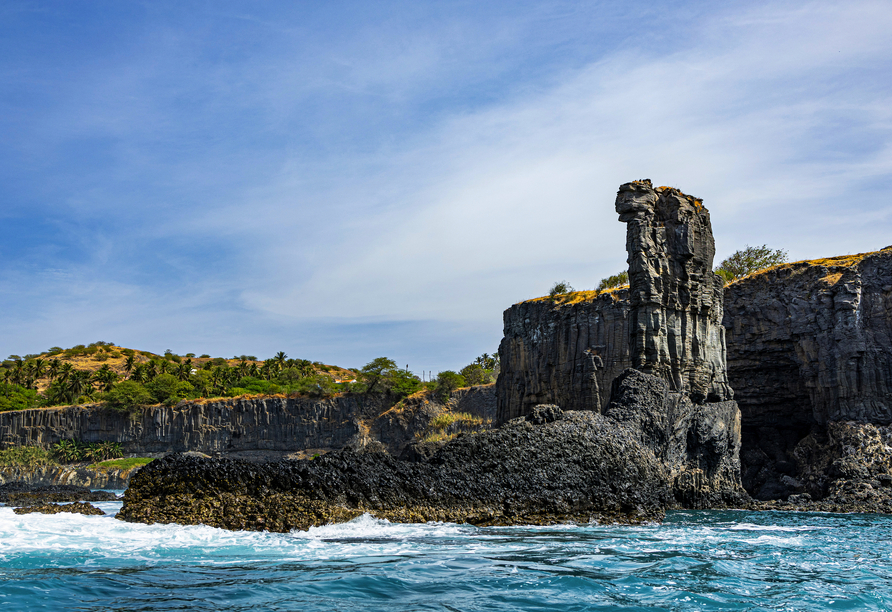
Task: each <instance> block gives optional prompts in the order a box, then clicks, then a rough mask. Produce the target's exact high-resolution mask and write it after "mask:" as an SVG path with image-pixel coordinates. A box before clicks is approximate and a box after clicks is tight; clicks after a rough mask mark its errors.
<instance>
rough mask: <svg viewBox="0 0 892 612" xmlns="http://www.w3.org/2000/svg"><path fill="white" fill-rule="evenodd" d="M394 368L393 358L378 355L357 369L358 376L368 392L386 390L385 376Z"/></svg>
mask: <svg viewBox="0 0 892 612" xmlns="http://www.w3.org/2000/svg"><path fill="white" fill-rule="evenodd" d="M396 369H397V368H396V362H395V361H394V360H393V359H388V358H387V357H378V358H377V359H373V360H372V361H370V362H368V363H367V364H365V365H364V366H363V368H362V369H361V370H360V371H359V377H360V378H361V379H362V382H364V383H365V384H366V385H367V386H368V392H369V393H374V392H375V391H378V392H381V391H386V390H387V389H386V384H385V381H386V379H387V376H388V375H389V374H391V373H392V372H393V371H394V370H396Z"/></svg>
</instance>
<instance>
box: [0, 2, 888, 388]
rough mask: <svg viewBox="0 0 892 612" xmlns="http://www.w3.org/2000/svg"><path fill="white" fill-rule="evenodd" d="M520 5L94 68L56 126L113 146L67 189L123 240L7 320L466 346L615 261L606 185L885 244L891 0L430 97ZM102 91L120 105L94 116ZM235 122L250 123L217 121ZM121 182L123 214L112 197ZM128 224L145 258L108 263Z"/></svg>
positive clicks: (830, 243) (96, 252)
mask: <svg viewBox="0 0 892 612" xmlns="http://www.w3.org/2000/svg"><path fill="white" fill-rule="evenodd" d="M589 12H590V13H594V12H596V11H589ZM534 17H535V18H543V17H542V15H535V16H534ZM575 17H576V16H574V18H575ZM530 19H533V18H532V17H529V16H528V18H527V20H524V19H517V20H513V21H510V22H504V23H503V24H502V27H500V28H498V29H496V30H495V31H494V34H493V35H492V36H491V37H490V38H489V39H487V43H486V44H477V46H476V47H473V49H471V50H470V51H469V50H467V49H463V48H462V46H461V44H460V42H461V41H462V40H466V41H467V40H477V39H480V38H481V37H482V36H485V33H484V32H483V29H481V28H475V27H473V26H472V25H469V24H468V22H467V21H461V20H458V19H455V20H452V21H445V22H444V24H443V27H442V28H437V27H433V26H430V25H429V26H428V29H427V30H425V31H424V32H421V33H420V34H419V33H415V34H414V35H411V36H403V37H402V38H401V37H400V30H399V28H397V27H396V26H394V29H393V30H390V31H386V30H385V31H384V32H383V33H382V32H381V31H375V30H374V29H367V30H363V31H362V32H360V34H359V35H357V36H356V38H355V39H353V40H350V41H338V42H337V45H336V48H325V47H320V56H319V59H318V63H317V64H315V65H311V64H309V63H308V62H307V58H308V56H307V55H306V49H305V48H303V47H301V48H300V49H299V48H297V47H295V48H289V47H288V46H287V45H286V44H285V43H282V45H280V46H278V47H275V49H276V53H275V54H274V55H273V56H270V55H266V54H259V55H252V54H251V53H246V54H245V55H244V57H240V58H238V59H233V60H231V61H227V62H222V63H220V64H219V65H217V67H216V68H214V69H206V67H205V66H204V65H203V64H202V63H200V62H197V61H195V62H193V61H192V60H193V59H194V57H195V54H196V53H198V52H199V51H200V50H201V45H200V44H198V43H196V42H195V41H189V40H184V39H183V38H182V37H177V36H173V35H171V37H170V38H164V39H163V41H165V44H164V45H162V46H161V48H160V50H157V51H155V52H154V53H153V54H151V56H150V57H149V59H146V56H144V55H139V54H137V55H135V56H134V58H133V60H132V64H127V65H128V66H129V67H128V69H127V70H124V71H123V72H122V73H121V75H120V76H115V75H117V71H119V70H120V67H118V68H117V69H115V70H112V73H113V74H112V76H110V75H109V74H103V73H100V76H98V77H96V78H95V79H94V80H93V81H91V82H93V83H94V84H95V89H96V91H97V92H99V93H96V94H95V95H92V96H90V97H88V98H86V100H87V102H85V103H84V105H85V106H81V107H78V106H77V105H75V106H64V105H63V106H62V107H60V108H59V109H58V114H57V115H55V116H54V119H53V120H52V121H51V122H50V123H49V125H56V124H65V123H66V122H75V123H77V122H78V121H80V123H78V124H77V127H76V129H75V128H70V129H72V130H73V131H74V132H77V134H86V135H96V134H97V133H100V134H103V135H104V136H105V137H108V138H115V139H119V140H120V142H121V145H120V146H121V150H122V151H123V152H122V153H121V155H120V157H118V158H117V162H116V165H115V166H114V168H115V172H116V175H115V180H116V181H118V182H117V183H116V184H115V185H113V186H111V187H109V186H107V185H104V184H102V182H101V181H96V184H95V185H94V187H93V189H92V191H91V190H88V189H84V190H82V191H80V192H78V193H77V194H75V195H72V201H73V202H75V203H74V204H72V203H68V206H72V207H74V208H75V209H76V210H77V212H78V213H79V214H82V215H85V216H87V217H88V218H89V219H94V218H99V217H101V216H102V215H103V214H110V215H111V218H112V222H113V223H117V224H119V226H120V227H124V228H125V229H126V231H125V234H124V236H123V240H122V239H121V237H117V238H105V237H104V236H99V237H98V238H97V241H96V243H95V244H96V245H97V247H96V248H92V249H91V250H90V254H89V257H87V258H86V260H85V261H84V262H83V263H82V264H79V265H78V266H77V267H76V268H75V267H73V268H71V270H69V272H70V273H71V275H70V277H68V278H64V277H59V276H48V275H31V276H30V277H29V278H30V288H29V290H28V291H27V292H26V293H25V294H23V295H20V296H19V297H18V298H17V303H19V304H21V305H22V306H21V307H22V309H25V308H27V307H28V304H31V305H32V311H33V312H32V314H28V313H26V312H24V310H22V312H21V313H20V314H18V315H16V316H14V317H10V318H9V319H8V321H10V322H12V321H15V326H13V325H11V324H10V325H7V328H6V330H4V332H8V337H9V338H11V339H13V340H15V339H16V338H17V339H18V340H17V342H18V343H19V344H21V343H24V342H25V339H26V338H30V339H33V338H47V339H48V340H47V341H49V342H52V343H57V342H62V341H63V340H61V339H59V340H57V339H56V338H59V335H60V334H62V335H64V334H63V331H62V330H63V329H65V328H66V326H65V324H64V323H60V322H61V321H67V322H68V328H67V329H68V335H69V336H74V335H76V334H82V335H81V336H79V338H80V339H79V340H76V341H78V342H80V341H84V340H85V339H89V338H83V334H86V335H88V336H89V337H92V336H97V337H102V336H106V335H109V334H106V333H105V332H104V331H100V330H112V331H111V332H110V335H113V336H116V337H112V338H110V339H112V340H117V341H121V338H124V337H128V336H129V337H130V338H133V342H136V343H139V342H150V343H151V346H149V347H148V348H153V349H157V350H163V348H168V347H170V348H173V349H174V350H180V351H185V350H199V351H204V350H208V351H213V350H217V351H218V352H221V353H223V352H226V351H229V352H231V351H238V352H249V353H250V352H253V353H258V354H264V351H266V352H272V351H275V350H280V349H281V348H282V347H283V346H284V347H285V348H286V349H287V348H288V346H294V347H300V352H301V354H302V355H303V356H308V357H311V358H314V359H315V358H322V359H329V360H331V361H337V362H339V363H346V364H348V365H350V364H352V365H355V364H359V363H361V362H363V359H371V358H372V357H375V356H378V355H380V354H390V355H393V356H395V357H396V358H397V359H402V356H405V359H406V360H410V361H412V362H413V364H414V363H418V364H428V365H429V366H430V367H431V368H432V369H434V370H436V369H438V368H439V369H442V368H445V367H458V366H460V365H463V362H462V360H464V361H465V362H466V361H467V360H470V359H471V358H472V357H473V356H474V355H476V354H479V353H480V352H483V351H488V352H491V351H492V350H493V348H494V347H495V345H496V344H497V342H498V339H499V337H500V335H501V312H502V310H504V308H506V307H508V306H509V305H510V304H512V303H514V302H517V301H519V300H522V299H526V298H529V297H534V296H536V295H541V294H543V293H545V292H547V290H548V288H549V286H550V285H551V283H553V282H555V281H557V280H562V279H566V280H568V281H570V282H571V284H573V285H574V286H576V287H577V288H588V287H592V286H594V285H595V284H596V283H597V281H598V280H599V279H600V278H602V277H604V276H607V275H609V274H613V273H615V272H617V271H618V270H620V269H622V268H623V267H624V266H625V252H624V244H625V228H624V226H623V225H622V224H620V223H619V222H618V221H617V220H616V214H615V212H614V211H613V197H614V194H615V191H616V188H617V186H618V185H619V184H620V183H623V182H625V181H628V180H633V179H637V178H651V179H653V180H654V181H656V182H657V183H658V184H667V183H668V184H671V185H673V186H677V187H679V188H681V189H682V190H684V191H687V192H689V193H693V194H695V195H697V196H699V197H703V198H704V200H705V204H706V206H707V207H708V208H709V209H710V210H711V211H712V217H713V226H714V230H715V233H716V238H717V247H718V257H719V258H720V257H722V256H724V255H728V254H730V253H731V252H732V251H734V250H735V249H737V248H740V247H742V246H743V245H744V244H745V243H749V244H762V243H768V244H770V245H771V246H773V247H781V248H787V249H789V251H790V254H791V256H792V257H793V258H806V257H818V256H826V255H833V254H839V253H845V252H855V251H863V250H868V249H873V248H879V247H883V246H886V245H887V244H888V243H890V242H892V240H890V239H888V236H889V235H892V232H890V229H892V214H890V209H892V207H890V205H889V202H888V199H887V198H885V197H884V196H883V195H882V194H883V193H887V192H888V188H889V187H890V185H889V183H890V176H892V175H890V170H892V144H890V143H892V138H890V136H892V110H890V109H892V104H890V102H892V85H890V83H892V78H890V77H892V74H890V72H892V70H890V68H892V60H890V57H892V42H890V40H889V37H888V34H887V33H888V31H889V30H890V26H892V10H890V7H889V4H888V3H885V2H853V3H848V4H846V5H845V6H835V5H833V4H830V3H813V4H807V5H804V6H802V5H794V4H792V3H791V4H786V5H785V4H761V5H745V6H743V7H741V6H739V5H731V8H727V9H721V10H716V11H709V12H704V13H703V14H702V15H697V16H695V17H693V18H691V17H686V18H685V19H680V18H676V19H673V16H672V15H667V24H669V25H668V26H667V27H669V28H670V31H669V32H665V31H659V32H657V31H654V32H653V33H652V34H653V36H650V34H651V33H649V32H648V31H647V30H643V31H640V32H639V31H636V32H633V33H630V34H629V35H628V36H626V37H617V38H615V39H611V40H613V41H614V42H616V45H615V48H604V49H601V50H600V51H599V52H598V53H597V54H596V56H595V57H592V58H589V60H588V61H585V62H579V61H574V62H570V63H568V64H567V65H563V66H559V67H558V68H557V69H555V71H554V73H553V74H551V75H549V76H548V78H535V79H532V78H531V79H530V80H529V81H523V79H522V78H520V77H518V80H517V82H512V83H507V84H503V86H502V87H501V90H500V91H499V92H497V93H493V92H491V91H490V92H487V96H488V97H485V100H484V101H482V102H481V101H479V100H478V101H475V102H474V103H469V102H467V100H466V99H464V98H461V97H459V98H457V99H456V100H449V99H448V96H446V97H445V98H444V93H443V92H444V90H448V89H449V88H450V87H455V88H458V87H459V86H460V85H461V86H465V87H467V82H464V83H463V82H462V78H464V79H465V80H466V81H469V82H472V83H474V82H476V80H479V81H480V82H485V81H486V80H487V79H489V78H492V77H493V74H495V73H496V72H498V69H501V68H503V67H504V65H507V64H509V63H510V58H507V57H506V55H508V53H507V52H506V51H505V50H506V49H512V48H516V47H517V45H519V44H522V42H523V40H522V39H519V38H518V37H528V36H530V35H531V32H533V31H534V30H535V28H534V26H535V23H534V22H533V21H530ZM555 23H561V22H559V21H557V22H555ZM258 27H261V28H273V27H274V26H273V25H271V24H270V23H264V22H263V21H262V20H261V22H260V24H259V25H258ZM673 27H674V28H676V29H675V30H672V29H671V28H673ZM307 35H308V36H309V34H307ZM376 35H377V36H378V37H379V39H380V40H378V41H374V40H373V38H374V37H375V36H376ZM655 41H656V42H655ZM199 42H200V41H199ZM596 43H597V41H592V44H593V45H594V44H596ZM543 44H544V43H543ZM575 44H577V45H578V44H579V41H578V40H577V41H576V43H575ZM474 53H478V54H480V55H481V56H482V57H484V59H485V61H482V62H481V63H480V64H479V65H477V64H474V63H473V61H472V60H473V57H472V56H473V54H474ZM583 56H584V54H576V55H574V56H573V57H574V60H578V59H579V58H580V57H583ZM178 58H184V59H183V60H182V61H180V62H179V63H180V64H183V65H182V66H179V64H178ZM488 62H489V63H488ZM173 66H178V70H179V72H177V73H176V75H177V78H176V79H175V80H174V82H173V83H171V82H170V81H169V80H167V79H165V78H163V75H164V74H165V71H167V70H171V69H172V68H171V67H173ZM463 66H466V69H464V70H463ZM531 70H532V68H531ZM512 74H514V73H512ZM516 74H518V75H522V74H523V70H522V69H517V70H516ZM159 75H160V76H159ZM156 87H157V88H158V89H157V93H154V94H153V93H152V92H153V91H154V88H156ZM473 89H474V87H473V85H472V86H471V90H472V91H473ZM197 92H198V93H197ZM200 92H204V93H200ZM464 96H467V92H465V94H464ZM75 97H78V98H79V96H75ZM79 99H80V98H79ZM103 99H112V100H114V104H112V106H114V108H115V109H116V110H115V112H114V113H113V114H112V116H111V119H110V120H109V122H108V123H107V124H103V126H102V127H96V126H95V125H94V123H95V121H99V123H103V122H102V121H101V119H98V120H97V119H95V118H94V119H91V118H90V112H88V110H89V111H91V112H93V113H94V114H96V116H98V117H101V115H102V109H103V102H102V100H103ZM129 99H133V100H134V102H133V103H132V104H128V103H127V100H129ZM181 99H185V100H187V101H188V102H189V103H191V104H194V105H197V107H198V108H200V109H201V113H200V114H201V116H200V117H198V118H197V119H196V115H195V114H194V113H190V114H187V115H185V117H186V119H187V120H194V121H197V125H195V126H194V128H193V127H188V126H187V127H184V126H183V124H182V122H183V121H184V118H183V117H184V116H180V115H177V113H176V109H177V108H178V107H177V101H178V100H181ZM438 100H439V101H438ZM437 101H438V102H437ZM435 102H436V103H435ZM426 104H432V105H433V106H435V107H436V108H435V109H434V110H429V111H420V110H418V109H419V108H420V107H423V106H424V105H426ZM327 105H328V106H330V108H328V107H327ZM85 108H86V109H88V110H85ZM320 108H322V110H320ZM97 113H98V114H97ZM376 115H377V117H376ZM84 117H86V118H84ZM240 117H245V120H246V121H247V122H248V123H249V127H250V128H251V129H247V128H244V129H241V130H240V129H238V128H237V127H236V128H232V126H231V125H229V124H228V123H227V122H232V121H237V120H238V119H239V118H240ZM402 118H404V120H402ZM215 125H219V134H220V138H219V139H217V138H214V134H215ZM233 129H234V130H235V131H233ZM255 129H256V130H257V131H256V133H254V132H252V130H255ZM50 132H51V130H50V129H48V133H50ZM194 133H198V134H199V136H194ZM49 137H50V136H47V138H49ZM265 143H266V144H265ZM131 184H132V187H133V190H134V191H133V192H132V198H131V200H130V202H131V203H132V208H129V209H127V210H125V211H116V209H115V205H114V204H115V200H116V199H120V198H121V197H122V196H125V195H127V192H126V188H127V187H128V186H129V185H131ZM140 190H142V191H140ZM109 240H110V241H111V242H109ZM128 240H130V241H132V242H133V244H135V245H138V246H139V247H140V248H147V247H151V249H152V251H153V252H152V253H151V255H150V257H149V258H150V260H151V261H153V262H156V263H154V264H152V266H143V265H141V264H140V262H139V260H138V259H136V258H135V257H134V256H132V254H131V255H128V256H127V257H120V256H119V255H120V253H122V252H124V251H126V247H127V245H125V244H123V242H126V241H128ZM90 243H91V244H94V243H93V242H92V241H91V242H90ZM100 246H101V248H100ZM150 269H151V270H154V271H155V276H156V277H155V278H144V277H151V276H152V274H151V270H150ZM159 270H163V271H164V272H158V271H159ZM160 274H168V275H169V280H168V281H167V282H165V281H164V280H163V279H162V280H159V279H158V278H157V276H159V275H160ZM23 280H24V279H23V277H22V276H21V275H11V274H7V275H5V276H4V277H2V278H0V291H2V292H3V293H4V294H5V293H10V292H14V291H15V285H16V284H17V283H21V282H23ZM83 287H89V291H88V292H87V293H86V294H84V293H83V292H82V288H83ZM88 295H92V296H93V299H90V298H89V297H87V296H88ZM50 297H52V298H57V299H49V298H50ZM40 326H43V329H44V330H50V331H51V332H52V333H43V332H40V331H39V330H38V328H39V327H40ZM12 327H15V328H16V329H15V330H13V329H12ZM54 334H55V335H54ZM50 337H52V339H50ZM94 339H95V338H94ZM73 342H74V340H73ZM161 344H163V345H164V346H160V345H161ZM196 344H201V345H202V347H207V348H198V349H196V348H195V345H196ZM225 347H233V348H231V349H227V348H225ZM295 350H296V349H295ZM289 352H292V353H293V352H294V350H289ZM421 367H424V366H423V365H422V366H421Z"/></svg>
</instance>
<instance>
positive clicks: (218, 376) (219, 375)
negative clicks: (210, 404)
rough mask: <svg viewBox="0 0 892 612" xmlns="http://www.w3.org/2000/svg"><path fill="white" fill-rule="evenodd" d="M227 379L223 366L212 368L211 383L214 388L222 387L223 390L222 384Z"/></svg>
mask: <svg viewBox="0 0 892 612" xmlns="http://www.w3.org/2000/svg"><path fill="white" fill-rule="evenodd" d="M224 380H225V374H224V373H223V368H222V367H221V366H217V367H215V368H214V369H213V370H211V385H213V387H214V390H215V391H216V390H217V389H220V390H221V391H222V390H223V385H222V384H221V383H222V382H223V381H224Z"/></svg>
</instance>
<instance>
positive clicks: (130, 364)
mask: <svg viewBox="0 0 892 612" xmlns="http://www.w3.org/2000/svg"><path fill="white" fill-rule="evenodd" d="M135 365H136V357H134V356H133V355H127V358H126V359H125V360H124V371H125V372H127V375H128V376H129V375H130V373H131V372H132V371H133V368H134V366H135Z"/></svg>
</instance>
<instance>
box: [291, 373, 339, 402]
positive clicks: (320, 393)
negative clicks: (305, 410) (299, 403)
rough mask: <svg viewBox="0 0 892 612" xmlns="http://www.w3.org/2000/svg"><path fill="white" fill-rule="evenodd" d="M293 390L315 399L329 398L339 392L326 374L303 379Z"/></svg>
mask: <svg viewBox="0 0 892 612" xmlns="http://www.w3.org/2000/svg"><path fill="white" fill-rule="evenodd" d="M291 389H292V390H293V391H294V392H296V393H300V394H303V395H311V396H313V397H329V396H331V395H334V394H335V393H337V391H338V388H337V386H336V385H335V383H334V381H333V380H332V379H331V378H330V377H328V376H326V375H324V374H314V375H313V376H307V377H305V378H302V379H300V380H299V381H298V382H297V384H296V385H294V386H293V387H292V388H291Z"/></svg>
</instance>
